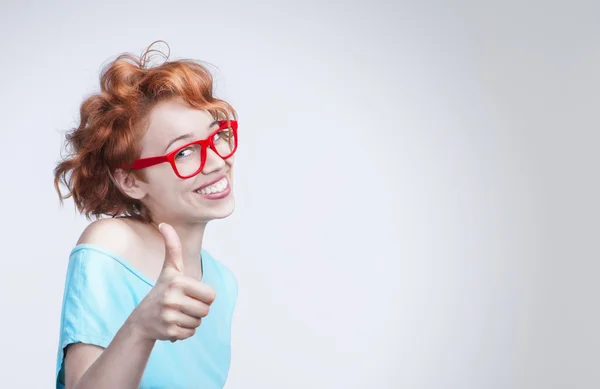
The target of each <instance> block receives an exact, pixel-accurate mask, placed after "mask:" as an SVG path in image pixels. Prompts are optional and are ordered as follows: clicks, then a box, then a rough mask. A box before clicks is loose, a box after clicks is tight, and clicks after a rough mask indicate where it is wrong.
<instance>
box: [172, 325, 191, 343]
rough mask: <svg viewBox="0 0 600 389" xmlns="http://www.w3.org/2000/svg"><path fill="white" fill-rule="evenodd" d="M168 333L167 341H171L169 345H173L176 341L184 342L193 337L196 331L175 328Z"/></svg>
mask: <svg viewBox="0 0 600 389" xmlns="http://www.w3.org/2000/svg"><path fill="white" fill-rule="evenodd" d="M169 332H170V334H169V338H168V339H169V340H170V341H171V343H174V342H175V341H177V340H184V339H187V338H190V337H192V336H194V334H195V333H196V329H195V328H183V327H177V326H176V327H175V328H173V329H172V330H170V331H169Z"/></svg>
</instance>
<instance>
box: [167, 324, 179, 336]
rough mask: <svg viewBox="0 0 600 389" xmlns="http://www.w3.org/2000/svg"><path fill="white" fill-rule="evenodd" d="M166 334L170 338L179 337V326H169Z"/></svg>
mask: <svg viewBox="0 0 600 389" xmlns="http://www.w3.org/2000/svg"><path fill="white" fill-rule="evenodd" d="M165 332H166V335H167V337H168V338H170V339H177V337H178V335H179V328H178V327H177V326H174V325H173V326H168V327H167V330H166V331H165Z"/></svg>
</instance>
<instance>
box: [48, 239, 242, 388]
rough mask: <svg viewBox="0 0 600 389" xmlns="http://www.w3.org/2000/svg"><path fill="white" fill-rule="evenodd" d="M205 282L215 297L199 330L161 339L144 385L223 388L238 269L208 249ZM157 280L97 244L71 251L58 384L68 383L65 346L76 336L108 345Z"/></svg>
mask: <svg viewBox="0 0 600 389" xmlns="http://www.w3.org/2000/svg"><path fill="white" fill-rule="evenodd" d="M201 260H202V269H203V274H202V282H204V283H206V284H208V285H210V286H212V287H213V288H214V290H215V292H216V298H215V301H214V302H213V303H212V305H211V307H210V312H209V314H208V316H206V317H205V318H203V319H202V324H201V325H200V327H198V328H197V330H196V334H195V335H194V336H192V337H190V338H188V339H185V340H182V341H177V342H174V343H171V342H170V341H168V340H167V341H157V342H156V344H155V346H154V349H153V350H152V353H151V354H150V358H149V360H148V364H147V366H146V369H145V371H144V375H143V377H142V381H141V384H140V389H150V388H169V389H176V388H185V389H189V388H202V389H222V388H223V386H224V385H225V381H226V380H227V375H228V372H229V365H230V359H231V351H230V335H231V319H232V316H233V311H234V307H235V303H236V300H237V293H238V292H237V282H236V279H235V277H234V276H233V273H232V272H231V271H230V270H229V269H228V268H227V267H226V266H225V265H223V264H222V263H221V262H219V261H217V260H215V259H214V258H213V257H212V256H211V255H210V254H208V253H207V252H206V251H205V250H202V253H201ZM153 286H154V282H153V281H152V280H150V279H149V278H148V277H146V276H145V275H144V274H142V273H140V272H139V271H138V270H137V269H135V268H133V267H132V266H131V264H130V263H128V262H127V261H126V260H125V259H124V258H121V257H119V256H118V255H115V254H114V253H111V252H109V251H107V250H105V249H103V248H102V247H99V246H96V245H92V244H80V245H77V246H76V247H75V248H74V249H73V250H72V251H71V255H70V257H69V265H68V268H67V276H66V282H65V291H64V297H63V305H62V313H61V322H60V341H59V346H58V356H57V361H56V378H57V379H56V388H57V389H63V388H64V370H63V357H64V348H65V347H66V346H67V345H69V344H71V343H77V342H83V343H88V344H94V345H97V346H101V347H104V348H106V347H107V346H108V345H109V343H110V342H111V340H112V339H113V337H114V336H115V334H116V333H117V331H118V330H119V328H121V326H122V325H123V323H124V322H125V320H126V319H127V317H128V316H129V315H130V314H131V311H133V309H134V308H135V307H136V306H137V305H138V304H139V303H140V301H141V300H142V299H143V298H144V297H145V296H146V294H147V293H148V292H149V291H150V289H151V288H152V287H153Z"/></svg>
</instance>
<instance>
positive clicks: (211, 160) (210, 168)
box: [202, 147, 226, 175]
mask: <svg viewBox="0 0 600 389" xmlns="http://www.w3.org/2000/svg"><path fill="white" fill-rule="evenodd" d="M225 164H226V162H225V160H223V158H221V157H219V155H218V154H217V153H215V152H214V151H213V149H211V148H210V147H207V149H206V162H204V167H203V168H202V173H203V174H205V175H209V174H211V173H214V172H218V171H219V170H223V168H224V167H225Z"/></svg>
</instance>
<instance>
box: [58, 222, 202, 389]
mask: <svg viewBox="0 0 600 389" xmlns="http://www.w3.org/2000/svg"><path fill="white" fill-rule="evenodd" d="M96 223H97V222H96ZM113 224H114V223H113ZM104 225H106V223H104ZM98 226H101V224H99V223H98V224H96V228H95V230H92V229H90V230H89V231H88V232H87V233H84V238H85V239H80V242H86V241H90V240H94V239H93V238H94V236H93V235H92V232H94V231H98V230H99V229H100V227H98ZM114 230H115V229H113V232H114ZM164 230H165V228H163V231H162V232H163V236H164V237H165V245H166V254H165V260H164V263H163V268H162V271H161V273H160V275H159V277H158V279H157V281H156V284H155V285H154V287H153V288H152V289H151V290H150V292H149V293H148V294H147V295H146V296H145V297H144V298H143V299H142V301H141V302H140V303H139V305H138V306H137V307H135V308H134V309H133V311H131V312H130V313H129V315H128V316H121V317H122V320H123V321H122V322H121V323H123V324H122V325H121V326H120V327H119V326H118V325H117V326H114V325H113V323H114V320H113V321H112V322H106V321H105V320H104V318H109V317H112V318H114V317H119V316H120V314H121V313H123V312H124V309H127V308H122V309H120V310H118V312H117V315H118V316H114V313H113V312H110V311H109V312H106V311H105V308H106V302H105V298H104V297H103V296H104V290H108V289H110V290H112V293H119V289H114V288H118V285H122V284H115V285H112V286H107V285H109V284H105V283H103V284H102V285H103V286H101V287H100V291H99V292H98V293H95V292H94V291H95V289H97V285H98V283H94V282H91V283H88V280H91V279H110V276H111V273H107V274H104V273H103V272H104V271H106V269H109V268H108V267H107V266H104V265H102V261H90V260H88V261H86V260H85V258H86V256H85V254H81V251H79V252H77V254H75V256H74V257H73V261H71V262H70V267H69V269H70V271H69V272H68V275H67V287H66V290H68V292H66V294H65V296H66V298H65V301H68V302H69V303H67V304H66V305H65V306H66V307H67V308H68V309H63V314H64V313H65V312H67V314H64V317H65V324H63V326H64V327H63V331H64V334H65V335H64V339H63V336H61V342H64V343H62V344H64V345H65V346H64V347H65V356H64V364H63V368H64V370H63V372H64V380H65V388H66V389H100V388H111V389H112V388H123V389H129V388H131V389H137V388H139V385H140V382H141V380H142V376H143V373H144V370H145V369H146V365H147V363H148V359H149V357H150V353H151V352H152V349H153V348H154V345H155V343H156V340H171V341H175V340H184V339H187V338H189V337H191V336H193V335H194V334H195V332H196V328H197V327H198V326H199V325H200V323H201V319H202V318H203V317H205V316H206V315H207V314H208V310H209V306H210V304H211V303H212V301H213V300H214V290H212V288H211V287H210V286H208V285H204V284H202V283H201V282H199V281H197V280H194V279H191V278H189V277H186V276H184V275H183V273H182V272H181V270H182V269H183V262H182V258H181V243H180V241H179V237H178V236H177V234H176V232H175V230H174V229H173V228H172V227H170V226H169V227H168V228H166V232H165V231H164ZM90 231H91V232H90ZM165 234H166V235H165ZM85 235H87V236H85ZM90 236H91V237H90ZM103 236H104V237H106V236H107V235H103ZM121 236H123V235H121ZM117 242H118V241H117ZM88 259H89V258H88ZM92 275H93V276H92ZM80 301H85V303H84V304H80ZM116 320H118V319H116ZM107 326H108V327H110V328H112V329H109V330H106V329H105V328H104V327H107ZM67 334H68V335H67ZM111 334H114V336H113V335H111ZM107 339H112V340H111V341H110V343H109V342H108V341H107ZM104 347H105V348H104Z"/></svg>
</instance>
